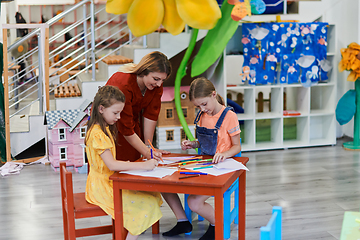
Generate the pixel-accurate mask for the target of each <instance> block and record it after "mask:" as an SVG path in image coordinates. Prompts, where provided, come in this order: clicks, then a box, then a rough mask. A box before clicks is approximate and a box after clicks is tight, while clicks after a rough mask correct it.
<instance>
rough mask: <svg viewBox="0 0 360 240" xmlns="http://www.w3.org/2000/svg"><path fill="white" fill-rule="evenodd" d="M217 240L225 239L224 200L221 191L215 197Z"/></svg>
mask: <svg viewBox="0 0 360 240" xmlns="http://www.w3.org/2000/svg"><path fill="white" fill-rule="evenodd" d="M214 197H215V239H216V240H220V239H224V199H223V195H222V193H221V191H220V190H218V191H216V193H215V195H214Z"/></svg>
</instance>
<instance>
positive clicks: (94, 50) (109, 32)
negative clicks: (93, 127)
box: [8, 0, 139, 116]
mask: <svg viewBox="0 0 360 240" xmlns="http://www.w3.org/2000/svg"><path fill="white" fill-rule="evenodd" d="M88 3H90V11H89V9H88V8H87V6H88V5H87V4H88ZM80 7H83V9H82V11H83V14H82V16H81V15H80V17H79V18H77V20H76V21H75V22H72V23H69V25H67V26H66V27H64V28H63V29H62V30H60V31H59V32H58V31H56V32H55V34H54V35H51V36H49V43H48V44H49V47H52V46H53V47H55V48H53V49H49V56H48V60H50V61H51V62H53V61H52V60H53V59H54V58H55V56H60V57H61V56H63V58H62V59H60V60H59V61H57V62H56V63H53V64H52V63H50V65H51V66H49V67H51V68H53V67H57V66H58V65H60V68H59V69H57V70H56V71H55V72H52V73H51V74H52V75H51V76H55V75H57V77H56V78H51V79H49V80H48V81H49V83H48V84H50V85H49V86H48V91H49V93H52V92H54V91H55V89H56V88H55V87H53V85H54V84H55V83H57V82H58V81H59V80H58V77H59V78H60V77H63V76H65V75H66V76H68V74H69V72H70V71H72V70H75V69H78V68H79V67H80V65H81V66H83V65H84V63H85V67H84V68H83V67H82V69H81V70H79V71H78V72H77V73H76V74H74V75H73V74H72V76H69V77H66V80H65V81H62V82H61V83H60V84H58V85H57V87H59V86H63V85H64V84H66V83H68V82H69V81H71V80H74V79H76V77H78V76H79V75H80V74H83V73H85V72H89V70H90V69H92V70H93V72H92V75H93V77H92V78H93V80H95V64H97V63H99V62H100V61H102V60H103V59H104V58H105V57H107V56H109V55H110V54H113V53H114V52H115V51H118V50H119V49H121V48H122V47H124V46H125V45H129V44H131V43H132V42H133V41H136V40H137V39H139V38H135V37H133V36H132V34H131V32H130V30H129V29H128V26H127V25H125V24H126V21H125V20H124V19H122V18H120V19H119V21H118V20H116V18H118V16H111V17H107V18H106V20H105V21H98V22H96V24H95V21H94V18H95V16H99V15H101V14H102V12H104V11H105V7H103V8H100V9H97V10H96V11H95V9H94V0H83V1H82V2H79V3H77V4H75V5H74V6H72V7H70V8H68V9H67V10H64V11H63V12H61V13H59V14H58V15H56V16H55V17H54V18H52V19H50V20H48V21H47V22H46V24H47V25H48V26H49V27H50V28H52V27H54V26H55V25H54V24H55V23H57V22H58V21H59V20H60V19H63V18H64V17H65V16H67V15H68V14H70V13H72V12H74V11H78V10H77V9H79V8H80ZM101 16H103V15H101ZM89 22H90V27H89V25H88V24H89ZM112 22H113V23H114V25H109V24H110V23H112ZM22 27H24V26H22ZM78 31H80V32H78ZM53 32H54V30H53ZM68 32H71V33H73V32H75V33H76V34H75V36H72V37H71V39H70V40H68V41H65V42H64V43H61V44H58V43H57V42H58V40H59V39H60V38H62V37H64V35H65V34H66V33H68ZM95 33H96V39H97V40H98V41H97V42H95ZM71 35H73V34H71ZM34 36H40V28H33V30H32V31H31V32H30V33H29V34H27V35H26V36H24V37H23V38H22V39H21V40H19V41H16V42H15V43H13V44H11V45H10V46H9V47H8V51H11V49H14V48H15V47H17V46H19V45H20V44H23V42H27V41H29V40H30V39H33V38H34ZM126 36H129V39H128V40H127V39H126V38H125V37H126ZM33 42H34V41H33ZM80 43H81V45H80ZM114 43H116V44H119V45H118V46H117V47H115V48H112V51H106V52H103V50H107V49H108V47H109V46H110V45H113V44H114ZM39 44H40V40H39V37H38V45H37V46H31V49H30V50H29V51H27V52H26V53H25V54H23V55H22V56H20V57H19V58H16V59H13V60H12V61H11V62H10V63H9V64H10V65H8V66H15V65H17V64H18V63H19V62H20V61H25V62H26V63H27V64H26V67H25V69H21V70H20V71H15V72H14V75H13V76H11V77H9V78H8V84H10V86H12V87H11V89H9V91H8V94H9V102H11V103H13V104H11V105H10V107H15V109H16V110H17V111H16V113H19V112H21V111H22V110H24V109H26V107H23V108H21V109H20V110H18V109H17V108H18V107H19V103H22V102H24V101H26V102H28V100H29V101H31V100H32V99H33V98H32V96H31V95H32V94H33V93H35V92H36V91H38V98H37V100H39V101H40V104H42V103H41V101H42V97H41V96H42V95H43V94H44V93H42V92H43V86H44V83H43V78H44V76H43V74H44V71H43V70H42V68H43V67H44V66H42V65H41V64H40V63H42V62H43V61H44V60H42V61H40V58H41V55H39V54H40V52H39V50H41V51H43V50H42V48H41V47H40V45H39ZM75 46H76V48H75ZM72 48H74V50H71V49H72ZM100 53H101V56H98V55H100ZM34 56H35V58H34ZM36 56H37V57H36ZM29 59H30V60H29ZM69 59H70V60H69ZM89 60H91V61H89ZM65 61H66V63H65ZM69 66H71V67H69ZM34 69H39V71H37V72H38V74H39V75H36V74H34ZM61 69H65V71H63V72H62V73H61V74H59V72H60V70H61ZM31 71H33V72H31ZM29 72H31V76H30V75H28V74H29ZM27 76H29V78H28V79H26V77H27ZM24 77H25V79H26V81H25V82H24V83H23V84H22V85H20V84H17V82H18V81H19V79H22V78H24ZM34 79H35V80H38V81H35V82H34V81H33V80H34ZM29 84H30V85H29ZM31 84H34V85H31ZM24 86H29V87H26V88H23V87H24ZM29 97H30V99H28V100H27V98H29ZM35 101H36V100H35ZM32 102H34V101H32ZM24 104H26V103H24ZM27 106H29V105H27ZM20 107H21V106H20ZM14 115H15V114H12V115H11V116H14Z"/></svg>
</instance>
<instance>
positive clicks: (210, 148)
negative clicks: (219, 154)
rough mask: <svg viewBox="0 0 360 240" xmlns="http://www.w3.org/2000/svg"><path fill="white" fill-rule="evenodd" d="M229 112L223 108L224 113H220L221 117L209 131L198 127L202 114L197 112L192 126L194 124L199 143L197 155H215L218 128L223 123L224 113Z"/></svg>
mask: <svg viewBox="0 0 360 240" xmlns="http://www.w3.org/2000/svg"><path fill="white" fill-rule="evenodd" d="M229 110H230V108H228V107H227V108H225V109H224V111H223V112H222V113H221V116H220V117H219V119H218V121H217V123H216V125H215V128H214V129H209V128H206V127H199V126H198V125H197V123H198V122H199V120H200V116H201V114H202V113H203V112H202V111H199V112H198V114H197V116H196V118H195V121H194V124H196V135H197V138H198V141H199V143H200V151H201V152H199V154H202V155H215V153H216V147H217V139H218V131H219V129H220V126H221V124H222V122H223V121H224V118H225V115H226V113H227V112H228V111H229Z"/></svg>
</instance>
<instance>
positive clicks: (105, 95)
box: [85, 86, 125, 144]
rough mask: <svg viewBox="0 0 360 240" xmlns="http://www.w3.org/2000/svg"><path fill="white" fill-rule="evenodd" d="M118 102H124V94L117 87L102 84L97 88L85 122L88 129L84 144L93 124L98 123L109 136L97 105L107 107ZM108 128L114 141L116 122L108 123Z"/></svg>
mask: <svg viewBox="0 0 360 240" xmlns="http://www.w3.org/2000/svg"><path fill="white" fill-rule="evenodd" d="M118 102H121V103H125V95H124V93H123V92H122V91H121V90H120V89H119V88H118V87H114V86H103V87H100V88H99V90H98V92H97V93H96V95H95V97H94V101H93V103H92V107H91V115H90V120H89V121H88V123H87V129H88V131H87V133H86V137H85V144H86V142H87V140H88V136H89V135H90V134H89V133H90V131H91V128H92V127H93V126H94V125H95V124H99V126H100V128H101V130H102V131H103V132H104V133H105V134H106V136H108V137H109V138H110V136H109V134H108V131H106V126H107V124H106V122H105V120H104V118H103V117H102V115H101V114H100V112H99V107H100V105H102V106H104V107H105V108H108V107H111V106H112V105H113V104H115V103H118ZM109 130H110V133H111V135H112V137H113V139H114V141H116V136H117V128H116V124H114V125H109Z"/></svg>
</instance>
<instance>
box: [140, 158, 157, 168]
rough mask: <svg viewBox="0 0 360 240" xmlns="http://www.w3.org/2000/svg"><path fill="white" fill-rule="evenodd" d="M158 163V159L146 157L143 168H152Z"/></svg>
mask: <svg viewBox="0 0 360 240" xmlns="http://www.w3.org/2000/svg"><path fill="white" fill-rule="evenodd" d="M158 164H159V163H158V161H156V160H155V159H148V160H147V161H145V162H144V165H145V170H153V169H154V168H155V167H157V165H158Z"/></svg>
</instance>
